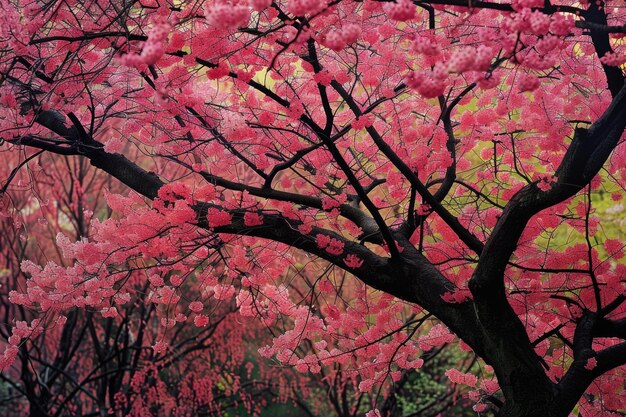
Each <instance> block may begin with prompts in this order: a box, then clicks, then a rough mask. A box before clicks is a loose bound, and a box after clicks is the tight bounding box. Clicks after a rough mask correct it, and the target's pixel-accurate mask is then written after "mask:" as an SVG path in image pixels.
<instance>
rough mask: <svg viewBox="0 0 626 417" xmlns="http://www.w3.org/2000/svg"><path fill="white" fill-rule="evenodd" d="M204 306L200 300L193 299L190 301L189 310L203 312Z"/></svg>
mask: <svg viewBox="0 0 626 417" xmlns="http://www.w3.org/2000/svg"><path fill="white" fill-rule="evenodd" d="M203 308H204V305H203V304H202V302H200V301H192V302H191V303H189V310H191V311H193V312H194V313H199V312H201V311H202V309H203Z"/></svg>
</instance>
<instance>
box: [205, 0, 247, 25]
mask: <svg viewBox="0 0 626 417" xmlns="http://www.w3.org/2000/svg"><path fill="white" fill-rule="evenodd" d="M204 17H206V20H207V23H208V24H209V25H211V26H214V27H216V28H218V29H227V30H228V29H237V28H240V27H245V26H248V21H249V20H250V9H249V8H248V7H247V6H243V5H234V4H229V3H217V4H216V3H214V2H206V3H205V9H204Z"/></svg>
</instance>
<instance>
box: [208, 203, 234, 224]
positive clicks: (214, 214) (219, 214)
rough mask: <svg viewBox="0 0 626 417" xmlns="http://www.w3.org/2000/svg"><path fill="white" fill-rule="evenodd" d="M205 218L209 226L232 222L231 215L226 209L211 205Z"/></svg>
mask: <svg viewBox="0 0 626 417" xmlns="http://www.w3.org/2000/svg"><path fill="white" fill-rule="evenodd" d="M207 220H208V222H209V227H220V226H227V225H229V224H231V223H232V216H231V215H230V213H228V212H227V211H224V210H220V209H218V208H214V207H211V208H210V209H209V210H208V213H207Z"/></svg>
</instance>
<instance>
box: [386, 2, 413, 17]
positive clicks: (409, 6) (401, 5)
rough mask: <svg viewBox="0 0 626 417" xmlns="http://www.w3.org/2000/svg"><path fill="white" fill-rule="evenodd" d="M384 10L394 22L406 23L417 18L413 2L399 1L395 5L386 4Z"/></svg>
mask: <svg viewBox="0 0 626 417" xmlns="http://www.w3.org/2000/svg"><path fill="white" fill-rule="evenodd" d="M383 10H384V11H385V13H387V16H389V18H391V19H393V20H397V21H400V22H404V21H406V20H411V19H413V18H414V17H415V4H414V3H413V2H412V1H411V0H397V1H396V2H395V3H385V4H384V5H383Z"/></svg>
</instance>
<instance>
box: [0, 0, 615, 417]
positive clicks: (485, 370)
mask: <svg viewBox="0 0 626 417" xmlns="http://www.w3.org/2000/svg"><path fill="white" fill-rule="evenodd" d="M0 10H2V14H1V16H2V17H1V19H2V25H1V32H0V39H1V40H0V42H1V45H0V51H1V52H0V66H1V68H2V70H1V71H0V72H1V74H2V78H0V83H1V84H0V89H1V90H0V94H1V96H0V103H1V104H2V107H1V109H0V131H1V132H2V133H1V136H0V137H1V138H2V139H1V141H2V148H0V149H1V150H2V152H3V154H4V155H12V156H14V157H13V158H11V159H10V160H12V161H17V162H15V163H14V164H13V166H11V167H10V171H7V172H6V173H5V178H3V184H2V192H3V194H5V193H6V192H7V191H8V190H9V189H10V187H12V186H16V181H17V179H18V178H21V177H19V176H18V175H17V173H18V172H22V171H23V172H26V173H27V174H25V175H24V176H23V177H24V178H25V179H24V180H22V185H23V184H26V183H29V182H35V181H36V175H35V172H34V170H35V168H36V167H35V166H34V165H35V164H34V163H33V161H35V160H36V158H37V157H38V155H39V154H40V153H43V154H49V155H55V156H57V157H66V158H67V159H64V160H67V161H75V160H80V161H83V162H82V163H85V164H86V163H89V164H90V165H92V166H93V167H95V168H97V169H98V170H100V171H102V173H103V175H106V176H108V177H109V178H110V182H109V183H110V187H107V190H104V189H103V190H102V194H103V197H104V200H105V201H106V204H107V206H108V207H109V209H110V210H111V211H112V213H113V216H105V215H103V214H100V215H98V213H96V215H94V218H93V220H92V221H91V224H90V226H89V228H88V229H86V230H80V232H79V233H78V236H71V235H70V236H68V234H67V232H66V233H63V231H64V229H63V227H61V226H62V225H56V226H57V227H58V229H59V230H58V231H59V232H61V233H59V234H58V235H57V237H56V247H58V248H59V250H60V251H61V252H62V255H63V257H64V259H65V261H63V262H61V260H60V259H57V261H56V262H52V261H50V262H42V261H41V260H37V259H33V260H30V261H25V262H22V264H21V273H23V274H25V276H26V277H27V280H26V281H25V283H24V285H23V286H22V288H20V289H19V290H15V291H12V292H11V293H10V295H9V298H8V300H9V302H10V303H11V304H12V305H15V306H18V308H20V309H26V310H28V311H29V312H31V313H30V314H34V315H36V316H37V317H36V318H33V320H30V321H29V322H28V323H24V322H22V321H20V322H17V321H15V320H18V318H17V317H7V320H6V321H8V322H10V323H11V324H12V325H13V329H12V331H11V336H9V338H8V344H7V346H6V349H5V351H4V354H3V356H2V358H1V361H0V362H1V363H0V365H1V366H2V368H4V369H6V370H7V371H6V372H11V370H12V369H14V368H12V366H15V365H14V363H17V362H15V359H16V358H17V356H18V354H19V352H20V349H21V348H22V347H23V346H24V345H25V344H26V343H29V342H28V339H29V338H32V337H34V335H36V334H39V333H42V332H43V334H46V332H50V333H51V334H54V332H55V330H54V325H55V323H58V320H61V321H63V320H65V319H66V318H67V319H68V320H69V318H70V315H71V314H74V315H76V314H78V313H73V312H75V311H81V312H88V314H92V313H93V314H95V315H99V317H100V318H104V319H106V318H116V319H117V320H124V319H123V317H124V315H123V313H122V314H120V311H122V310H123V309H124V308H125V307H124V305H126V303H134V302H139V303H145V305H146V306H153V307H146V308H154V309H155V310H157V312H156V313H155V314H156V315H155V317H156V318H157V319H158V320H156V321H155V322H156V323H157V326H159V329H158V330H159V331H160V333H158V334H160V335H161V337H160V338H158V339H155V340H153V341H152V342H151V343H152V348H153V354H154V355H155V356H156V357H159V356H160V355H176V354H177V352H180V347H179V346H177V345H176V342H175V341H174V340H175V339H173V337H174V334H173V333H174V332H175V331H176V330H175V329H178V327H176V326H174V327H172V324H173V323H172V321H171V320H174V321H176V319H177V317H179V314H181V315H182V316H180V320H181V322H183V321H184V322H185V323H186V325H187V326H188V327H189V328H192V329H193V328H194V326H195V328H197V329H204V328H207V326H209V325H210V323H213V322H214V321H212V320H215V317H214V316H212V314H213V313H214V311H213V309H212V308H210V307H209V306H210V305H211V303H213V302H220V303H221V305H235V306H236V307H237V309H238V312H239V314H240V315H241V317H243V318H244V319H246V320H247V319H249V320H259V321H260V323H262V324H263V325H264V326H266V327H268V328H269V329H274V330H275V329H279V330H280V331H279V332H278V333H276V334H275V335H274V337H273V340H272V341H271V342H270V343H268V344H266V345H264V346H262V347H261V348H260V351H259V352H260V354H261V355H262V356H265V357H268V358H273V359H274V360H275V361H277V362H279V363H281V364H283V365H290V366H293V367H294V368H295V370H296V371H298V372H302V373H309V374H314V375H315V374H322V373H324V372H327V371H328V370H334V371H333V373H331V374H325V376H324V378H327V380H332V378H335V377H337V375H338V373H337V369H341V370H342V374H341V375H344V376H345V377H346V378H347V380H349V381H350V384H352V386H354V387H356V388H357V389H358V391H359V392H361V393H368V394H370V393H371V395H368V398H370V399H371V401H370V403H369V404H368V406H369V408H370V409H371V411H369V412H368V414H367V415H368V417H371V416H377V415H382V413H385V414H386V413H387V412H388V411H387V410H391V409H392V407H387V408H385V407H384V404H381V403H382V398H383V397H384V396H378V395H376V392H380V391H381V390H385V389H388V388H389V387H391V389H393V386H394V384H396V383H398V382H400V381H401V380H402V378H403V373H404V372H405V371H407V370H415V369H419V368H421V367H422V366H423V363H424V358H425V357H427V355H428V352H430V351H432V350H433V349H437V348H439V347H441V346H444V345H446V344H450V343H458V344H459V345H460V348H461V349H464V350H467V351H471V352H474V353H475V354H476V355H477V356H478V357H480V358H481V360H482V362H481V370H480V372H479V373H478V375H477V374H475V373H472V372H469V373H468V372H467V371H466V369H462V368H459V367H454V368H451V369H449V370H447V371H446V372H445V376H446V378H448V379H449V380H450V381H451V382H452V383H454V384H457V385H458V386H463V387H466V388H464V389H466V390H467V391H468V394H467V395H468V398H469V399H471V401H473V403H474V405H473V408H474V410H475V411H476V412H478V413H480V414H482V413H488V412H492V413H494V414H495V415H497V416H507V417H509V416H511V417H513V416H536V415H542V416H551V417H556V416H568V415H569V414H570V413H571V412H572V410H574V409H575V408H576V409H577V412H578V413H580V414H581V415H584V416H592V415H603V416H610V415H621V414H620V413H623V410H624V407H625V405H624V404H625V403H626V399H625V397H624V395H625V394H624V392H625V390H624V389H623V388H624V367H623V365H624V364H626V340H625V339H626V315H625V313H626V309H625V307H624V306H625V304H624V301H625V300H626V297H625V292H624V291H625V287H624V285H625V282H626V281H625V279H624V273H625V270H626V266H625V264H624V263H623V260H621V259H622V258H623V255H624V245H623V244H622V241H621V239H620V238H623V236H622V235H619V234H618V232H616V230H619V228H611V227H607V224H606V221H603V220H606V219H609V218H611V216H607V215H606V214H607V210H606V209H604V208H602V207H605V206H606V201H607V200H608V201H612V202H613V203H612V204H614V207H612V208H611V209H612V210H608V211H609V214H610V213H614V212H615V211H619V210H621V209H620V208H619V207H621V206H620V205H619V204H621V203H620V201H621V200H622V198H623V194H624V185H625V184H626V175H625V173H626V170H625V167H624V162H623V161H624V160H626V155H624V146H623V145H620V141H623V138H624V129H625V126H626V88H624V73H623V66H624V63H625V62H626V55H625V54H624V48H625V46H624V35H625V32H626V29H625V26H624V24H625V21H624V18H625V13H626V12H625V11H624V7H623V4H621V3H620V2H619V1H616V0H610V1H605V2H602V1H594V2H587V1H583V2H573V1H568V0H563V1H558V2H557V1H555V2H551V1H549V0H548V1H538V0H513V1H511V2H508V1H493V2H490V1H473V0H469V1H465V0H463V1H459V0H424V1H418V0H416V1H411V0H396V1H372V0H364V1H347V0H334V1H326V0H312V1H303V0H279V1H266V0H250V1H246V0H230V1H227V0H207V1H204V2H201V1H180V2H171V3H168V2H166V1H163V2H160V1H152V0H145V1H140V2H130V1H128V2H125V1H123V2H107V1H64V2H57V1H50V2H36V1H19V0H15V1H13V0H0ZM45 161H49V160H48V159H46V160H45ZM72 163H76V162H72ZM38 169H40V171H43V172H44V173H45V172H46V171H47V170H48V169H49V168H48V167H47V165H41V167H40V168H38ZM69 178H71V177H69ZM68 181H70V180H68ZM120 184H123V186H124V187H125V190H124V191H121V190H120V189H119V187H121V185H120ZM18 185H19V184H18ZM71 185H72V186H73V187H74V188H75V189H76V190H77V191H75V192H74V195H73V196H72V197H70V198H71V199H72V202H73V203H74V204H79V203H78V201H79V200H80V198H81V197H80V195H82V194H90V193H94V195H97V193H98V192H99V191H98V190H93V189H90V187H84V186H83V187H82V188H81V189H80V190H79V191H78V187H77V185H75V184H74V183H72V184H71ZM66 186H69V184H66ZM37 198H38V197H37V195H36V194H33V200H32V201H33V202H32V203H30V204H35V203H34V201H38V200H37ZM38 204H41V202H39V203H38ZM31 209H33V207H30V206H28V205H26V206H24V205H19V204H14V203H12V202H10V201H9V202H8V203H5V204H3V206H2V215H3V216H5V217H12V218H15V216H16V215H17V214H18V213H20V212H24V210H31ZM617 218H618V219H619V216H618V217H617ZM13 226H15V227H17V228H19V226H20V225H19V223H18V224H16V223H15V222H13ZM6 227H8V226H6ZM51 227H52V226H51ZM26 232H27V231H26V230H24V233H26ZM77 237H78V239H76V238H77ZM15 250H19V245H18V246H16V249H15ZM64 262H65V263H64ZM7 311H9V310H7ZM118 316H121V317H122V318H119V317H118ZM435 319H436V320H437V321H434V320H435ZM98 330H99V331H100V332H102V331H104V330H103V329H98ZM54 337H58V336H54ZM142 346H143V345H142ZM344 370H345V371H344ZM206 372H207V373H208V372H210V369H208V368H207V369H206ZM379 398H380V401H379V400H378V399H379ZM381 410H382V411H381ZM181 415H182V414H181Z"/></svg>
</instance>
